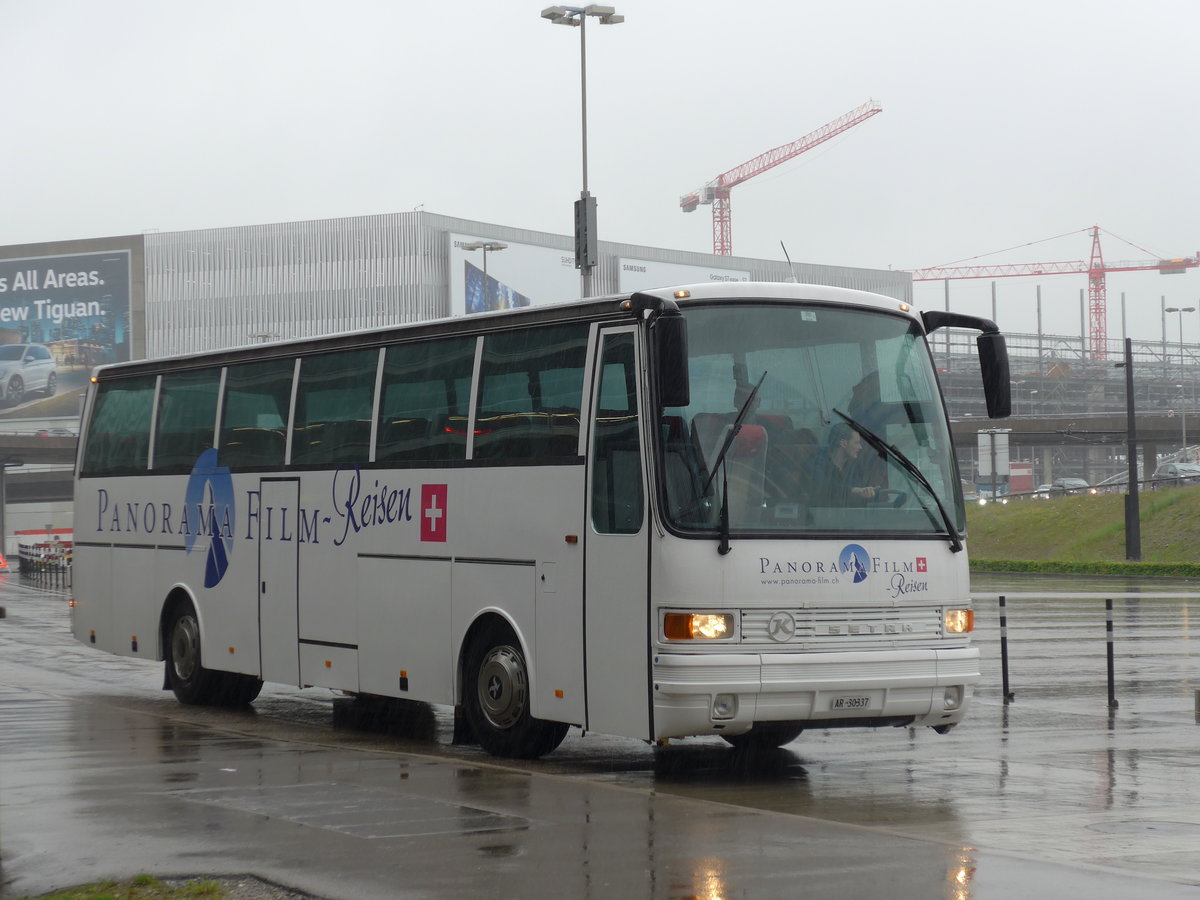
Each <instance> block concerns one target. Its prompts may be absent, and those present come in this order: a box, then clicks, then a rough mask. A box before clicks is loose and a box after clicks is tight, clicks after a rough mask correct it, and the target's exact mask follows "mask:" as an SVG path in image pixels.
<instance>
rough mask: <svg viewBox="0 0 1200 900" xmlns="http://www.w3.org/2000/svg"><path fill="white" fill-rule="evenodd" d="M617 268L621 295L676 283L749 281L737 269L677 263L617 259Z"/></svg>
mask: <svg viewBox="0 0 1200 900" xmlns="http://www.w3.org/2000/svg"><path fill="white" fill-rule="evenodd" d="M617 265H618V266H619V269H618V274H619V277H618V279H617V290H619V291H620V292H621V293H622V294H629V293H633V292H634V291H644V290H647V289H649V288H659V287H674V286H675V285H677V284H701V283H710V282H714V281H749V280H750V273H749V272H746V271H743V270H741V269H720V268H717V267H716V266H688V265H683V264H681V263H668V262H654V261H653V260H649V259H626V258H622V259H618V260H617Z"/></svg>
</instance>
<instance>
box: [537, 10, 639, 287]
mask: <svg viewBox="0 0 1200 900" xmlns="http://www.w3.org/2000/svg"><path fill="white" fill-rule="evenodd" d="M588 16H591V17H593V18H595V19H599V20H600V24H601V25H619V24H621V23H622V22H624V21H625V17H624V16H619V15H617V14H616V10H615V9H613V7H611V6H601V5H600V4H598V3H591V4H589V5H587V6H547V7H546V8H545V9H543V10H542V18H543V19H548V20H549V21H550V22H551V23H552V24H554V25H570V26H572V27H575V28H578V29H579V91H580V102H579V109H580V115H581V118H582V122H583V153H582V157H583V189H582V190H581V191H580V192H579V199H578V200H577V201H575V268H577V269H578V270H579V290H580V294H581V295H582V296H584V297H590V296H592V269H594V268H595V266H596V263H597V262H599V249H598V245H599V242H598V239H597V237H596V198H595V197H593V196H592V195H591V192H589V191H588V134H587V18H588Z"/></svg>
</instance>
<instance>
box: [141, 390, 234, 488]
mask: <svg viewBox="0 0 1200 900" xmlns="http://www.w3.org/2000/svg"><path fill="white" fill-rule="evenodd" d="M220 387H221V370H220V369H203V370H201V371H198V372H172V373H168V374H166V375H163V378H162V386H161V387H160V388H159V390H158V425H157V430H156V432H155V435H154V462H153V466H154V471H156V472H159V471H174V472H180V471H190V470H191V468H192V466H193V465H195V463H196V457H197V456H199V455H200V454H201V453H203V452H204V451H205V450H208V449H209V448H211V447H212V445H213V434H214V432H215V431H216V424H217V421H216V420H217V391H218V390H219V389H220Z"/></svg>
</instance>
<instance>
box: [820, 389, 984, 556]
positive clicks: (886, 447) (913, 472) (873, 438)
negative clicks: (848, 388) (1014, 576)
mask: <svg viewBox="0 0 1200 900" xmlns="http://www.w3.org/2000/svg"><path fill="white" fill-rule="evenodd" d="M834 412H835V413H837V414H838V415H839V416H841V417H842V418H843V419H845V421H846V424H847V425H849V426H850V427H851V428H853V429H854V430H855V431H857V432H858V433H859V435H860V436H861V437H862V439H863V440H864V441H866V442H867V443H868V444H870V445H871V446H872V447H874V448H875V451H876V452H877V453H878V454H879V455H880V456H887V457H890V458H891V459H892V460H893V461H895V462H896V463H897V464H898V465H899V466H900V468H902V469H903V470H904V471H905V472H907V473H908V475H909V477H910V478H912V479H913V480H914V481H915V482H916V483H917V484H919V485H921V487H923V488H925V490H927V491H928V492H929V496H930V497H932V498H933V502H934V503H935V504H936V505H937V509H938V513H939V514H940V515H941V517H942V525H943V527H945V529H946V536H947V537H948V538H949V539H950V551H951V552H952V553H958V552H959V551H960V550H962V548H963V544H962V541H961V540H960V539H959V537H958V529H957V528H955V527H954V522H953V520H952V519H951V518H950V513H948V512H947V511H946V507H945V506H943V505H942V501H941V498H939V497H938V494H937V491H935V490H934V489H933V485H932V484H930V483H929V479H928V478H926V477H925V473H924V472H922V471H921V470H920V469H918V468H917V464H916V463H914V462H913V461H912V460H911V459H909V458H908V457H907V456H906V455H905V454H904V453H903V452H902V451H900V450H898V449H896V448H895V447H893V446H892V445H891V444H889V443H888V442H887V441H885V440H884V439H883V438H881V437H880V436H879V435H877V434H876V433H875V432H874V431H872V430H871V429H870V428H868V427H867V426H866V425H864V424H863V423H862V422H859V421H858V420H857V419H854V418H852V417H850V416H848V415H846V414H845V413H844V412H842V411H841V410H840V409H835V410H834ZM921 505H922V506H924V507H925V510H926V512H928V511H929V507H928V506H925V504H924V503H922V504H921Z"/></svg>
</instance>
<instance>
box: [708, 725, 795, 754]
mask: <svg viewBox="0 0 1200 900" xmlns="http://www.w3.org/2000/svg"><path fill="white" fill-rule="evenodd" d="M802 731H804V726H803V725H800V724H799V723H797V722H759V723H757V724H756V725H752V726H751V727H750V730H749V731H747V732H744V733H742V734H723V735H721V737H722V738H724V739H725V742H726V743H727V744H729V745H731V746H732V747H734V748H735V749H737V750H771V749H774V748H775V747H782V746H783V745H784V744H790V743H791V742H792V741H794V740H795V739H796V738H798V737H800V732H802Z"/></svg>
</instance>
